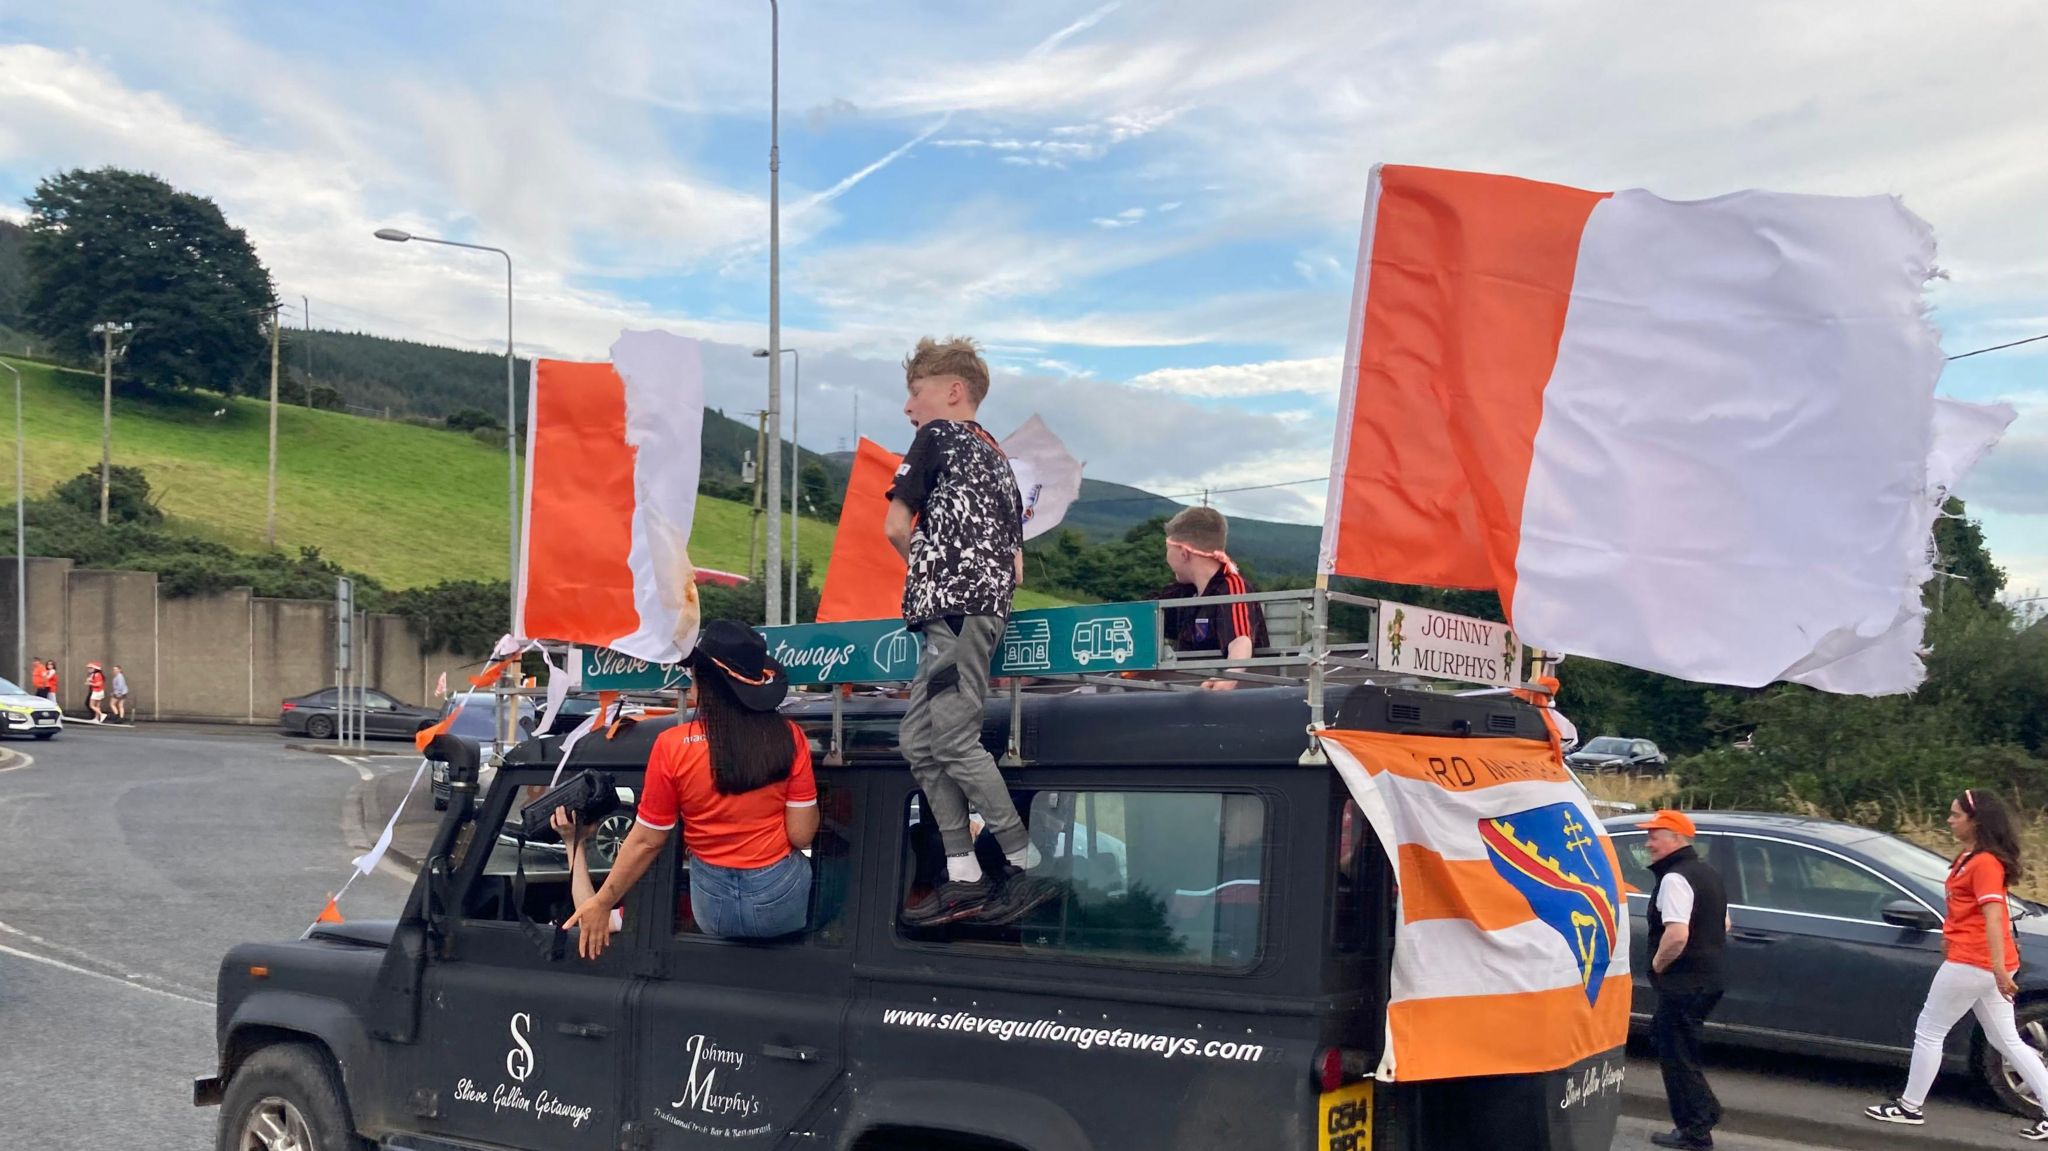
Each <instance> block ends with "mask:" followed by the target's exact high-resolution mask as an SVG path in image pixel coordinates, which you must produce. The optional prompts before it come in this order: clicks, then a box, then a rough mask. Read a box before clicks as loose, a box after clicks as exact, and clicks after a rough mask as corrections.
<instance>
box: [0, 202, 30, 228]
mask: <svg viewBox="0 0 2048 1151" xmlns="http://www.w3.org/2000/svg"><path fill="white" fill-rule="evenodd" d="M0 220H6V221H7V222H8V223H10V224H26V223H27V222H28V209H27V208H25V207H23V206H22V205H20V204H16V203H12V202H10V201H6V200H0Z"/></svg>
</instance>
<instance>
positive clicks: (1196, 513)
mask: <svg viewBox="0 0 2048 1151" xmlns="http://www.w3.org/2000/svg"><path fill="white" fill-rule="evenodd" d="M1166 538H1167V539H1169V540H1172V541H1173V542H1175V543H1182V544H1186V545H1188V546H1189V547H1192V548H1197V549H1199V550H1201V551H1205V552H1220V551H1222V550H1223V548H1224V545H1226V544H1228V543H1229V542H1230V524H1229V523H1228V522H1227V521H1226V520H1224V518H1223V513H1222V512H1219V511H1217V510H1216V509H1215V508H1189V509H1187V510H1186V511H1184V512H1181V513H1180V514H1179V515H1177V516H1175V517H1173V518H1172V519H1170V520H1167V521H1166Z"/></svg>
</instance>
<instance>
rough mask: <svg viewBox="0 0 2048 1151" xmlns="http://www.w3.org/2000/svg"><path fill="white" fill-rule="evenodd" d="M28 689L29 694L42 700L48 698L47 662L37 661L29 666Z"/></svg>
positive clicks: (43, 660)
mask: <svg viewBox="0 0 2048 1151" xmlns="http://www.w3.org/2000/svg"><path fill="white" fill-rule="evenodd" d="M28 689H29V691H30V692H31V693H33V694H35V695H37V696H39V697H41V698H43V699H48V698H50V662H49V661H48V660H45V659H38V660H35V661H33V662H32V663H31V664H30V665H29V670H28Z"/></svg>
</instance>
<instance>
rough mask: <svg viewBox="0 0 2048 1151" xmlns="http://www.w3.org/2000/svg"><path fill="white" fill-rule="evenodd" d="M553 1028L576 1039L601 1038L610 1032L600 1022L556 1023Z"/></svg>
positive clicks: (609, 1029) (610, 1031)
mask: <svg viewBox="0 0 2048 1151" xmlns="http://www.w3.org/2000/svg"><path fill="white" fill-rule="evenodd" d="M555 1030H557V1031H559V1032H561V1033H562V1034H564V1035H574V1036H575V1037H576V1038H578V1039H603V1038H604V1037H605V1036H607V1035H610V1034H611V1033H612V1029H611V1028H609V1027H606V1026H605V1025H604V1024H602V1023H557V1024H555Z"/></svg>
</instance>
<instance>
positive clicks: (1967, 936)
mask: <svg viewBox="0 0 2048 1151" xmlns="http://www.w3.org/2000/svg"><path fill="white" fill-rule="evenodd" d="M1946 886H1947V891H1948V918H1947V919H1946V920H1945V921H1944V922H1943V923H1942V925H1941V934H1942V945H1943V947H1944V949H1945V951H1946V954H1947V958H1948V961H1949V962H1950V963H1967V964H1969V965H1970V966H1972V967H1981V968H1983V969H1984V970H1986V971H1989V970H1991V941H1990V932H1989V931H1988V930H1987V928H1988V926H1989V920H1987V919H1986V918H1985V916H1984V905H1985V904H1987V903H1997V904H1999V905H2000V906H2004V905H2005V865H2004V864H2003V863H2000V862H1998V857H1997V856H1994V855H1986V854H1985V853H1984V852H1981V851H1967V852H1964V853H1963V854H1961V855H1959V856H1957V857H1956V861H1955V862H1954V863H1953V864H1951V865H1949V869H1948V883H1947V885H1946ZM2006 910H2007V914H2005V915H2003V916H2000V918H1999V922H2000V930H2001V931H2002V932H2003V934H2004V937H2005V969H2006V970H2007V971H2017V970H2019V966H2020V949H2019V947H2018V946H2017V945H2016V944H2015V943H2014V942H2013V937H2012V919H2011V909H2010V908H2007V909H2006Z"/></svg>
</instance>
